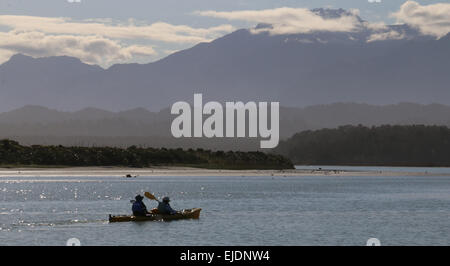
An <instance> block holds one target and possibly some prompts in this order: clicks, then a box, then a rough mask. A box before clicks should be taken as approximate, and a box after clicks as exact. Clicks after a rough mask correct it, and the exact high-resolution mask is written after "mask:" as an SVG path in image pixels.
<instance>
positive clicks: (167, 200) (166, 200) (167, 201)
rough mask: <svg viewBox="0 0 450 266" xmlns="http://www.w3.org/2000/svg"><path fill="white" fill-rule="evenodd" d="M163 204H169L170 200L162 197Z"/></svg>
mask: <svg viewBox="0 0 450 266" xmlns="http://www.w3.org/2000/svg"><path fill="white" fill-rule="evenodd" d="M162 201H163V202H166V203H169V202H170V198H169V197H164V198H163V199H162Z"/></svg>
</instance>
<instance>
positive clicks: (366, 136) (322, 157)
mask: <svg viewBox="0 0 450 266" xmlns="http://www.w3.org/2000/svg"><path fill="white" fill-rule="evenodd" d="M275 152H276V153H278V154H282V155H284V156H286V157H288V158H290V159H291V160H292V161H293V162H294V163H295V164H306V165H308V164H311V165H324V164H330V165H387V166H450V129H449V128H447V127H445V126H422V125H414V126H379V127H370V128H369V127H364V126H342V127H339V128H336V129H321V130H316V131H303V132H300V133H297V134H295V135H294V136H293V137H291V138H290V139H288V140H286V141H282V142H281V143H280V145H279V146H278V147H277V148H276V150H275Z"/></svg>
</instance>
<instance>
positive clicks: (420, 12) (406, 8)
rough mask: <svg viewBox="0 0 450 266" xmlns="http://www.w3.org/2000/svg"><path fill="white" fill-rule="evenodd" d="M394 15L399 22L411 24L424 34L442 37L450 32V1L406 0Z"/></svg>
mask: <svg viewBox="0 0 450 266" xmlns="http://www.w3.org/2000/svg"><path fill="white" fill-rule="evenodd" d="M392 16H393V17H394V18H396V19H397V22H398V23H406V24H409V25H411V26H413V27H415V28H417V29H419V30H420V31H421V32H422V33H423V34H427V35H433V36H436V37H438V38H440V37H443V36H445V35H447V34H448V33H449V32H450V3H439V4H431V5H420V4H419V3H417V2H415V1H406V2H405V3H404V4H403V5H402V6H401V7H400V10H399V11H398V12H395V13H393V14H392Z"/></svg>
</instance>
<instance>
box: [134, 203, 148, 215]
mask: <svg viewBox="0 0 450 266" xmlns="http://www.w3.org/2000/svg"><path fill="white" fill-rule="evenodd" d="M131 210H132V211H133V214H141V215H145V214H146V212H147V207H145V205H144V203H143V202H142V201H135V202H134V203H133V206H132V207H131Z"/></svg>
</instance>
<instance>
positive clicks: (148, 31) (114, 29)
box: [0, 15, 234, 66]
mask: <svg viewBox="0 0 450 266" xmlns="http://www.w3.org/2000/svg"><path fill="white" fill-rule="evenodd" d="M0 27H3V28H5V27H6V29H7V30H6V31H3V32H2V31H0V63H1V62H4V61H6V60H7V59H6V60H5V58H9V57H10V56H11V54H14V53H23V54H26V55H30V56H34V57H42V56H57V55H68V56H74V57H77V58H80V59H81V60H82V61H83V62H86V63H90V64H100V65H102V66H109V65H110V64H113V63H118V62H127V61H136V60H135V59H137V58H139V57H142V58H144V59H145V58H148V57H149V56H153V55H156V54H157V53H156V51H155V50H154V48H153V47H152V46H151V45H150V44H149V43H152V44H154V43H155V42H162V43H168V44H173V45H186V44H196V43H199V42H207V41H211V40H213V39H215V38H217V37H219V36H222V35H223V34H225V33H229V32H231V31H233V30H234V28H233V27H232V26H231V25H219V26H214V27H209V28H193V27H190V26H187V25H172V24H169V23H165V22H156V23H153V24H146V23H143V22H138V21H135V20H132V19H130V20H128V21H126V22H116V23H115V22H114V21H113V20H112V19H108V18H106V19H105V18H103V19H86V20H82V21H74V20H72V19H70V18H60V17H56V18H55V17H36V16H12V15H0ZM127 43H145V44H146V45H127Z"/></svg>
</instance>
